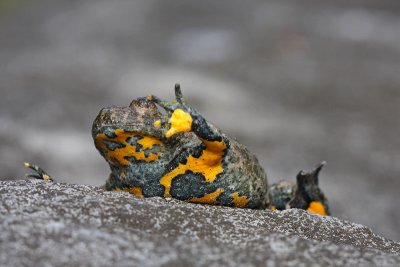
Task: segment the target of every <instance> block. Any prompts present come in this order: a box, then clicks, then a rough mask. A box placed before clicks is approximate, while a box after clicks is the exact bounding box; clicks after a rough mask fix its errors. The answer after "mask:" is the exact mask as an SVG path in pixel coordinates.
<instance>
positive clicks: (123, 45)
mask: <svg viewBox="0 0 400 267" xmlns="http://www.w3.org/2000/svg"><path fill="white" fill-rule="evenodd" d="M175 82H180V83H181V85H182V87H183V93H184V95H186V97H187V99H188V100H189V101H190V103H191V104H192V105H193V106H195V107H196V108H197V109H198V110H199V111H200V112H202V113H203V115H204V116H205V117H206V118H207V119H209V120H210V121H212V122H213V123H215V124H216V125H217V126H219V127H220V128H221V129H222V130H223V131H225V132H226V133H228V134H229V135H231V136H233V137H235V138H237V139H238V140H239V141H240V142H242V143H244V144H245V145H247V146H248V147H249V148H250V150H251V151H253V152H254V153H255V154H256V155H258V158H259V159H260V161H261V163H262V165H263V166H264V167H265V169H266V170H267V172H268V176H269V181H270V182H274V181H277V180H279V179H292V180H293V179H294V178H295V175H296V174H297V172H298V171H299V170H300V169H305V170H309V169H311V168H313V167H314V166H315V165H316V164H317V163H319V162H320V161H322V160H326V161H327V162H328V165H327V166H326V167H325V169H324V170H323V171H322V173H321V186H322V188H323V189H324V191H325V193H326V195H327V196H328V198H329V200H330V202H331V208H332V211H333V214H334V215H335V216H337V217H339V218H343V219H347V220H351V221H354V222H357V223H361V224H364V225H367V226H370V227H371V228H372V229H373V231H375V232H377V233H379V234H381V235H384V236H386V237H389V238H391V239H394V240H400V231H399V228H398V227H399V225H400V212H399V211H400V209H399V204H400V201H399V186H400V180H399V176H400V138H399V133H400V124H399V115H400V3H399V2H398V1H283V0H277V1H233V0H229V1H214V0H206V1H204V0H203V1H184V0H182V1H178V0H176V1H162V0H145V1H123V0H121V1H100V0H96V1H72V0H69V1H61V0H36V1H23V0H0V90H1V91H0V92H1V94H0V138H1V142H0V176H1V179H21V178H22V177H23V175H24V173H25V172H26V170H25V169H23V167H22V162H23V161H30V162H33V163H36V164H39V165H40V166H42V167H43V168H45V169H46V170H47V171H48V172H49V173H50V174H52V175H53V176H55V177H56V178H58V180H59V181H65V182H70V183H83V184H92V185H101V184H102V183H103V182H104V181H105V179H106V177H107V176H108V173H109V169H108V166H107V164H106V162H105V161H104V160H103V159H102V158H101V157H100V155H99V154H98V152H97V151H96V150H95V147H94V145H93V141H92V137H91V133H90V130H91V124H92V121H93V119H94V118H95V116H96V115H97V113H98V111H99V110H100V109H101V108H102V107H105V106H109V105H119V106H126V105H128V104H129V103H130V101H131V99H133V98H136V97H139V96H145V95H147V94H150V93H153V94H155V95H158V96H159V97H161V98H165V99H172V98H173V97H174V94H173V85H174V83H175Z"/></svg>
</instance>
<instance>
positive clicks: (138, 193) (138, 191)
mask: <svg viewBox="0 0 400 267" xmlns="http://www.w3.org/2000/svg"><path fill="white" fill-rule="evenodd" d="M127 191H128V192H129V193H132V194H134V195H135V196H137V197H141V198H144V195H143V191H142V188H140V187H139V186H134V187H132V188H129V189H128V190H127Z"/></svg>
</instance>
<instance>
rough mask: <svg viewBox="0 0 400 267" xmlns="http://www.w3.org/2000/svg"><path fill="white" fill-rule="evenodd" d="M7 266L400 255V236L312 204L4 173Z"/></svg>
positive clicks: (394, 259) (325, 260)
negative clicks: (118, 188) (152, 193)
mask: <svg viewBox="0 0 400 267" xmlns="http://www.w3.org/2000/svg"><path fill="white" fill-rule="evenodd" d="M0 265H1V266H132V265H139V266H160V265H162V266H221V265H222V266H227V265H230V266H232V265H235V266H265V265H268V266H275V265H277V266H302V265H303V266H304V265H306V266H309V265H318V266H319V265H326V266H343V265H379V266H382V265H383V266H388V265H389V266H393V265H400V243H398V242H394V241H391V240H388V239H385V238H383V237H380V236H377V235H375V234H374V233H373V232H372V231H371V230H370V229H369V228H367V227H365V226H362V225H358V224H354V223H351V222H346V221H343V220H339V219H336V218H333V217H321V216H319V215H313V214H310V213H308V212H306V211H303V210H288V211H283V212H279V211H274V212H272V211H269V210H248V209H233V208H228V207H217V206H208V205H196V204H190V203H185V202H180V201H175V200H171V201H167V200H165V199H162V198H149V199H140V198H137V197H134V196H133V195H130V194H128V193H123V192H105V191H102V190H101V189H98V188H95V187H92V186H85V185H74V184H62V183H47V182H43V181H33V180H30V181H0Z"/></svg>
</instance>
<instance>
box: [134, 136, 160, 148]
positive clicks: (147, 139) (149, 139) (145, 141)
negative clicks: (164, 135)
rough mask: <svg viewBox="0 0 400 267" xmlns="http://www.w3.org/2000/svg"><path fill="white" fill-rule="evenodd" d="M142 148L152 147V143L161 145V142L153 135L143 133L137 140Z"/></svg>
mask: <svg viewBox="0 0 400 267" xmlns="http://www.w3.org/2000/svg"><path fill="white" fill-rule="evenodd" d="M137 142H138V144H141V145H142V147H143V149H147V148H152V147H153V146H154V145H162V144H163V143H162V142H161V141H160V140H159V139H157V138H156V137H154V136H148V135H144V136H143V138H142V139H140V140H138V141H137Z"/></svg>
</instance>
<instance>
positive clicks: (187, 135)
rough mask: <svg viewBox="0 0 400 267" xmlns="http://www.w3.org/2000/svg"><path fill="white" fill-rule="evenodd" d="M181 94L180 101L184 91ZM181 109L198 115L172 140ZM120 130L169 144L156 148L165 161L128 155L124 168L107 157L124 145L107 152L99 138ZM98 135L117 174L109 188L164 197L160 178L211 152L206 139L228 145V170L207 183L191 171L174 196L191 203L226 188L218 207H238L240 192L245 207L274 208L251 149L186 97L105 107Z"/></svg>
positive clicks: (94, 131)
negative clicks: (172, 128) (171, 132)
mask: <svg viewBox="0 0 400 267" xmlns="http://www.w3.org/2000/svg"><path fill="white" fill-rule="evenodd" d="M177 94H178V97H179V92H178V93H177ZM156 103H157V104H159V105H161V106H162V107H163V108H164V109H165V110H166V113H167V114H164V115H163V114H162V112H161V111H160V108H159V106H158V107H157V105H156ZM178 108H179V109H182V110H184V111H185V112H187V113H188V114H190V116H191V117H192V119H193V122H192V127H191V131H190V132H180V133H177V134H175V135H173V136H171V137H169V138H167V137H166V136H165V134H166V132H167V131H168V130H169V128H170V126H169V123H168V119H169V117H170V116H171V113H172V112H173V111H174V110H176V109H178ZM157 120H160V121H161V126H160V127H155V126H154V123H155V121H157ZM116 129H122V130H123V131H124V132H140V133H142V134H143V135H146V136H153V137H156V138H157V139H159V140H160V141H161V142H162V143H163V145H156V146H154V147H152V148H150V150H151V151H154V150H156V151H157V153H158V155H159V158H158V159H157V160H155V161H150V162H149V161H143V160H137V159H136V158H135V157H126V159H127V160H128V162H129V163H128V164H127V165H121V164H120V163H119V162H118V161H117V160H115V158H110V157H107V155H106V154H107V151H108V150H113V149H118V144H112V145H110V144H108V143H109V142H107V144H106V145H107V147H106V148H104V146H103V147H100V146H99V145H98V143H97V142H96V140H97V136H98V135H99V134H106V135H107V136H108V137H110V138H112V137H114V136H115V130H116ZM92 135H93V138H94V139H95V144H96V147H97V148H98V149H99V151H100V153H101V155H102V156H103V157H105V158H106V160H107V161H108V162H109V164H110V168H111V174H110V177H109V179H108V180H107V182H106V185H105V187H106V189H107V190H115V189H121V190H127V191H129V190H128V189H129V188H132V187H139V188H141V189H142V193H143V196H144V197H153V196H160V197H163V196H164V192H165V187H164V186H163V185H161V184H160V179H161V178H162V177H163V176H164V175H165V174H166V173H168V172H170V171H171V170H173V169H175V168H176V167H177V166H178V165H179V164H186V160H187V158H188V156H190V155H191V156H192V157H194V158H199V157H200V156H201V155H202V153H203V151H204V150H205V147H206V146H205V144H204V143H203V141H202V140H205V141H210V142H223V143H224V145H225V146H226V149H224V151H223V156H222V170H223V171H222V172H221V173H219V174H218V175H217V176H216V178H215V180H214V181H213V182H207V181H206V179H205V178H204V176H203V175H202V174H201V173H199V172H194V171H191V170H190V169H189V170H187V171H186V172H185V173H184V174H180V175H177V176H176V177H175V178H174V179H172V183H171V190H170V195H171V197H173V198H176V199H180V200H187V201H191V199H192V198H200V197H203V196H204V195H205V194H210V193H213V192H215V191H216V190H217V189H222V190H223V192H222V193H221V194H220V195H219V196H218V197H217V198H216V199H215V200H216V203H213V204H220V205H226V206H235V205H234V202H233V196H232V194H233V193H235V192H236V193H237V194H238V196H240V197H246V198H247V200H248V202H247V203H246V204H245V205H244V206H245V207H248V208H265V207H269V206H270V201H269V195H268V192H267V190H268V184H267V179H266V174H265V172H264V170H263V168H262V167H261V166H260V165H259V164H258V160H257V158H256V157H255V156H254V155H252V154H251V153H250V152H249V151H248V150H247V148H246V147H244V146H243V145H241V144H240V143H238V142H237V141H236V140H234V139H232V138H230V137H228V136H226V135H225V134H223V133H222V132H221V131H220V130H219V129H217V128H216V127H215V126H213V125H212V124H210V123H209V122H207V121H206V120H205V119H204V118H203V117H202V116H201V115H200V114H199V113H198V112H197V111H196V110H195V109H194V108H192V107H190V106H189V105H187V104H186V103H185V102H184V101H183V99H182V100H179V101H178V100H176V101H173V102H163V101H161V100H159V99H158V98H156V97H148V98H138V99H136V100H133V101H132V103H131V104H130V105H129V107H110V108H104V109H102V110H101V111H100V113H99V115H98V116H97V118H96V119H95V121H94V123H93V129H92ZM133 144H135V143H133ZM145 152H146V151H145ZM121 173H124V175H121Z"/></svg>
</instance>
